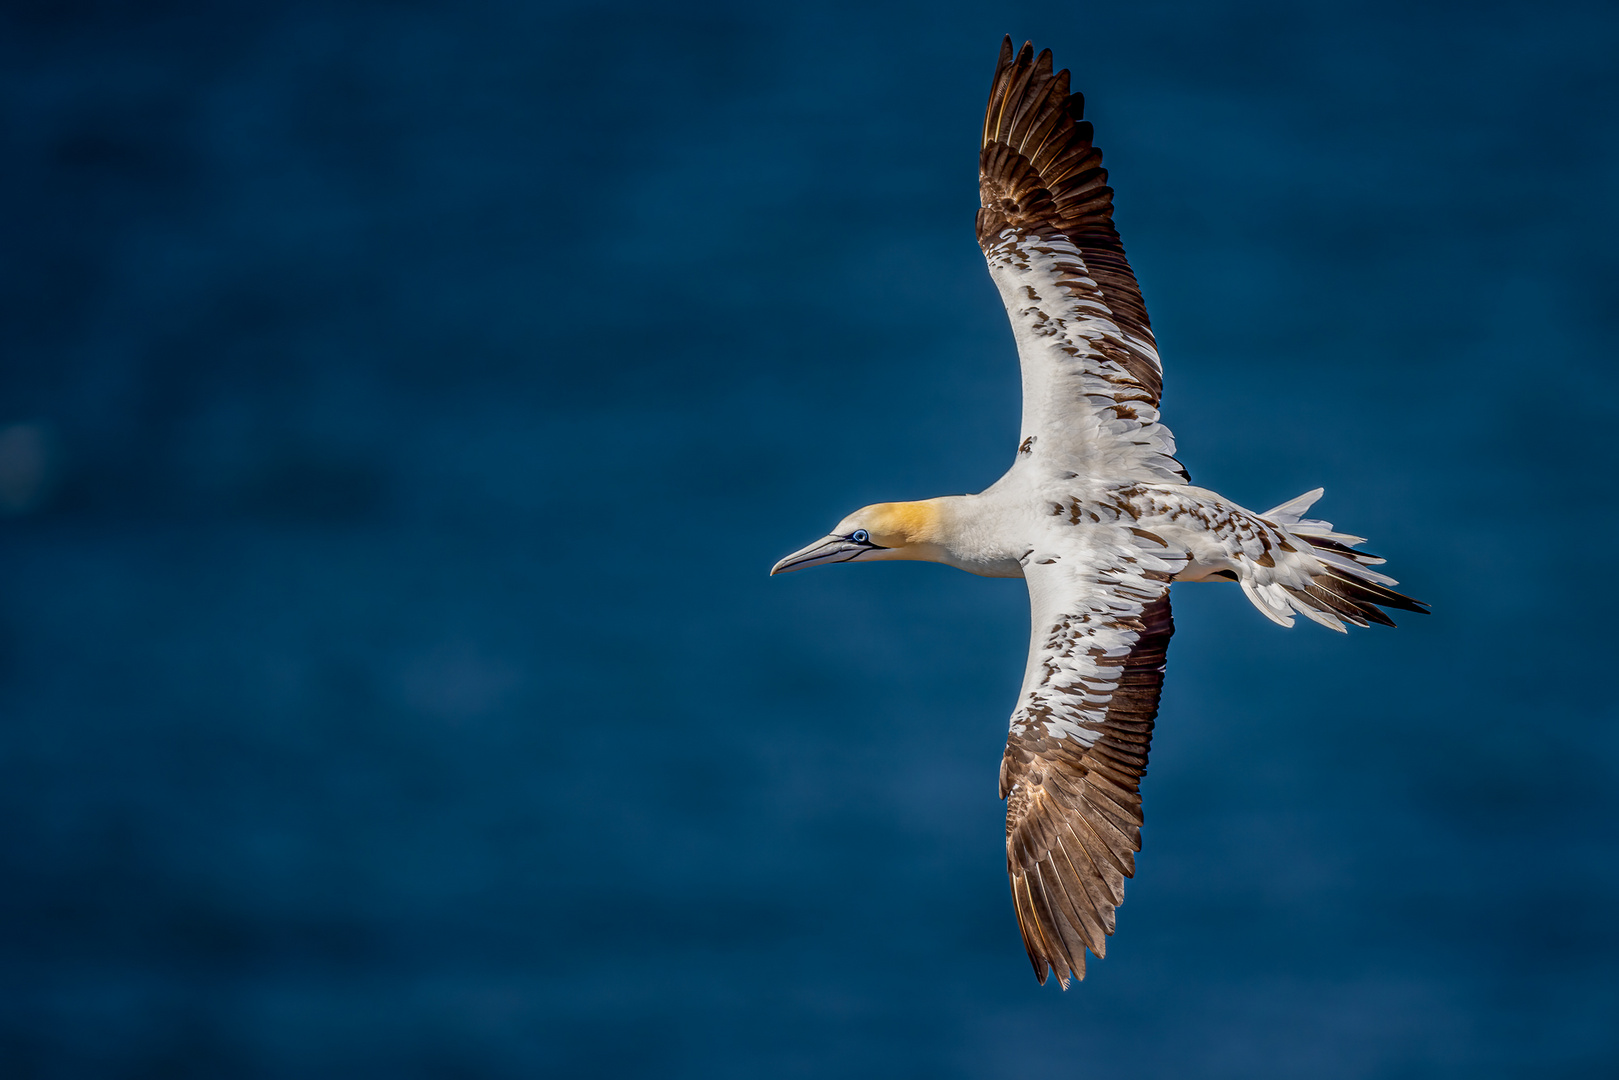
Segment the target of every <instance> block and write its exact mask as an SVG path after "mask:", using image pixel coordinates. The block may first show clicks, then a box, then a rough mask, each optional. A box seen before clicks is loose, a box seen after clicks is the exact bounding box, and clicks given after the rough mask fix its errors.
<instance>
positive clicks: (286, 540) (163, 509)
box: [0, 0, 1619, 1078]
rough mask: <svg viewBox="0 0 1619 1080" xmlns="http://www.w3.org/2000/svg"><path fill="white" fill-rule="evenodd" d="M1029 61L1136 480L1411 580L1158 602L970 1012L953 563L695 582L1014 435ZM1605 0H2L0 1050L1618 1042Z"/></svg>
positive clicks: (1594, 1064) (996, 741)
mask: <svg viewBox="0 0 1619 1080" xmlns="http://www.w3.org/2000/svg"><path fill="white" fill-rule="evenodd" d="M1004 33H1011V34H1012V35H1013V36H1014V37H1015V38H1016V39H1017V40H1018V41H1019V42H1021V41H1022V40H1024V39H1025V38H1032V39H1034V41H1035V44H1036V45H1037V47H1039V46H1049V47H1051V48H1052V49H1053V50H1054V51H1055V53H1056V59H1057V62H1058V64H1059V65H1063V66H1069V67H1072V68H1073V69H1074V71H1075V82H1076V86H1078V87H1080V88H1082V89H1083V90H1084V91H1085V93H1086V95H1087V98H1088V101H1089V108H1088V115H1089V116H1090V117H1091V118H1092V119H1093V120H1094V121H1095V123H1096V127H1097V132H1098V135H1097V138H1098V143H1099V145H1101V146H1102V147H1103V148H1104V150H1105V151H1106V153H1107V163H1108V165H1109V167H1110V169H1111V173H1112V182H1113V185H1114V187H1115V188H1116V189H1117V191H1118V213H1117V220H1118V223H1119V227H1120V230H1121V233H1122V235H1123V237H1124V240H1125V243H1126V246H1127V247H1128V249H1129V253H1130V257H1131V260H1132V262H1133V263H1134V265H1135V268H1136V272H1137V274H1138V275H1139V277H1140V279H1141V282H1142V286H1143V291H1144V293H1145V295H1146V297H1147V301H1148V305H1149V308H1150V310H1151V312H1152V315H1153V320H1154V326H1155V329H1156V331H1157V334H1158V340H1159V344H1160V347H1161V349H1162V352H1163V355H1164V357H1165V363H1166V367H1167V369H1168V378H1167V386H1166V395H1165V402H1164V407H1165V416H1166V419H1167V420H1168V422H1169V424H1170V425H1171V426H1172V427H1173V429H1174V430H1175V432H1176V434H1177V435H1178V436H1179V439H1180V443H1181V448H1182V454H1181V456H1182V458H1183V460H1184V461H1185V462H1186V463H1187V465H1188V466H1189V468H1190V469H1191V471H1192V474H1193V477H1194V479H1196V480H1197V481H1198V482H1200V483H1202V484H1205V485H1208V486H1212V487H1214V488H1217V489H1219V490H1220V491H1222V492H1225V493H1226V494H1227V495H1229V496H1230V497H1231V498H1233V499H1236V500H1238V501H1240V502H1242V503H1245V504H1246V505H1248V506H1251V507H1256V508H1264V507H1267V506H1270V505H1273V504H1275V503H1279V502H1281V501H1283V500H1285V499H1288V498H1291V497H1292V496H1294V495H1296V494H1298V493H1299V492H1301V491H1304V490H1306V489H1308V488H1311V487H1314V486H1316V485H1318V484H1321V485H1325V487H1326V489H1327V496H1326V498H1325V499H1324V501H1323V502H1322V503H1321V504H1320V507H1319V509H1320V511H1321V513H1322V514H1323V516H1325V517H1328V518H1330V519H1332V520H1334V521H1336V522H1338V523H1339V524H1340V525H1342V526H1344V527H1346V528H1348V529H1349V530H1351V531H1353V532H1356V533H1361V534H1364V535H1366V536H1369V537H1371V538H1372V543H1371V544H1370V547H1371V549H1372V550H1374V551H1378V552H1380V553H1382V554H1384V555H1386V556H1388V557H1390V560H1391V563H1390V567H1389V569H1390V570H1391V571H1392V572H1393V573H1394V574H1395V576H1397V577H1399V578H1400V579H1401V581H1402V582H1403V583H1404V586H1405V588H1406V589H1408V590H1409V591H1410V592H1411V593H1412V594H1413V595H1415V596H1418V597H1420V598H1422V599H1425V600H1427V601H1429V602H1431V603H1432V604H1433V608H1434V614H1433V615H1432V616H1431V617H1429V618H1419V617H1414V616H1408V617H1405V618H1402V619H1401V622H1402V623H1404V625H1402V626H1401V627H1400V628H1399V629H1398V630H1397V631H1387V630H1383V629H1379V628H1373V629H1372V630H1370V631H1360V632H1352V633H1351V634H1349V635H1348V637H1347V639H1345V638H1342V637H1339V636H1337V635H1333V634H1329V633H1327V632H1325V631H1323V630H1321V629H1319V628H1318V627H1315V626H1313V625H1309V624H1302V625H1300V626H1299V627H1298V628H1296V629H1294V630H1293V631H1291V632H1284V631H1282V630H1280V629H1278V628H1277V627H1275V626H1272V625H1271V624H1270V623H1268V622H1267V621H1266V620H1265V619H1263V618H1262V617H1261V616H1260V615H1259V614H1258V613H1257V612H1256V611H1254V610H1253V609H1252V608H1251V607H1250V605H1249V604H1248V603H1247V601H1246V600H1245V599H1244V598H1243V597H1242V595H1241V594H1240V592H1239V591H1238V590H1236V589H1235V588H1234V587H1225V588H1222V587H1217V586H1182V587H1180V588H1178V589H1177V590H1176V614H1177V618H1178V626H1179V632H1178V634H1177V635H1176V637H1175V641H1174V645H1173V647H1172V649H1171V650H1170V667H1169V676H1168V683H1167V687H1166V690H1165V694H1164V702H1163V711H1162V714H1161V716H1160V721H1159V729H1158V736H1157V741H1156V744H1155V746H1154V749H1153V757H1152V771H1151V774H1150V775H1149V777H1148V779H1147V781H1146V783H1145V789H1144V792H1145V796H1146V812H1147V822H1148V824H1147V828H1146V831H1145V851H1144V853H1143V855H1142V857H1141V859H1140V867H1139V872H1138V875H1137V879H1136V880H1135V881H1134V882H1133V883H1131V885H1130V886H1129V889H1128V897H1127V902H1126V904H1125V906H1124V907H1123V908H1122V909H1121V911H1120V916H1119V933H1118V935H1117V936H1116V937H1115V938H1114V939H1113V940H1112V942H1111V947H1110V949H1109V953H1108V956H1107V958H1106V959H1105V960H1102V961H1093V963H1092V964H1091V968H1090V974H1089V977H1088V978H1087V979H1086V981H1085V982H1084V983H1083V984H1080V985H1077V986H1076V987H1075V988H1074V989H1072V990H1070V991H1068V992H1067V993H1066V994H1064V993H1062V992H1060V991H1058V990H1057V989H1056V987H1055V984H1053V985H1050V986H1047V987H1046V988H1044V989H1043V990H1042V989H1040V988H1038V987H1037V986H1036V985H1035V982H1034V979H1033V978H1032V977H1031V973H1030V970H1029V966H1028V961H1027V960H1026V958H1025V956H1024V954H1023V949H1022V946H1021V944H1020V942H1019V938H1018V932H1017V927H1016V923H1015V920H1014V918H1013V913H1012V907H1011V902H1010V899H1009V896H1008V894H1007V886H1006V879H1005V872H1004V854H1003V848H1002V828H1003V825H1002V812H1003V811H1002V808H1001V803H1000V801H999V800H998V799H997V798H996V772H997V767H998V763H999V759H1000V752H1001V746H1002V740H1003V738H1004V733H1005V729H1006V717H1007V714H1008V713H1009V711H1010V709H1011V706H1012V703H1013V700H1014V697H1015V694H1016V690H1017V685H1018V681H1019V679H1020V677H1021V672H1022V668H1023V660H1024V649H1025V643H1026V640H1027V605H1026V601H1025V597H1024V591H1023V588H1022V586H1021V584H1020V583H1018V582H1015V581H1004V580H1003V581H992V580H983V579H976V578H972V577H969V576H968V575H965V574H960V573H958V572H955V571H952V570H948V569H946V568H944V567H939V566H932V565H917V564H896V565H884V566H877V567H871V566H864V567H856V568H843V569H836V570H817V571H813V572H810V573H805V574H798V575H792V576H790V577H786V578H780V579H774V580H772V579H767V577H766V576H765V575H766V571H767V570H768V568H769V567H770V565H771V563H772V562H773V561H774V560H776V559H777V558H779V557H780V556H781V555H783V554H785V553H787V552H788V551H790V550H792V549H794V548H796V547H798V546H800V545H802V544H804V543H807V542H808V541H810V540H812V539H814V538H815V537H817V536H819V535H821V534H822V533H824V532H825V531H826V529H827V528H829V527H830V526H831V525H832V524H833V523H834V522H835V521H836V520H837V519H838V518H840V517H841V516H842V515H844V514H845V513H847V512H848V511H850V510H852V509H854V508H855V507H857V506H859V505H861V504H863V503H867V502H871V501H876V500H882V499H904V498H920V497H926V496H931V495H936V494H943V493H952V492H962V491H970V490H977V489H979V488H981V487H983V486H985V485H987V484H988V483H990V482H991V481H992V480H994V479H995V477H996V476H997V475H999V473H1000V472H1001V470H1002V469H1003V468H1004V467H1005V466H1006V465H1007V464H1008V463H1009V461H1010V460H1011V457H1012V452H1013V449H1014V442H1015V435H1016V431H1017V420H1018V417H1017V409H1018V402H1017V385H1018V384H1017V377H1016V367H1015V359H1014V353H1013V348H1012V342H1011V337H1010V334H1009V332H1008V328H1007V325H1006V320H1005V316H1004V314H1003V312H1002V311H1001V309H1000V304H999V300H998V298H997V296H996V294H995V291H994V289H993V287H992V285H991V284H990V281H989V279H988V276H987V274H986V273H985V270H984V267H983V262H982V259H981V256H980V255H979V252H978V250H977V247H976V245H975V243H974V239H973V229H972V221H973V212H974V209H975V207H976V201H977V180H976V172H975V170H976V145H977V142H976V140H977V138H978V133H979V125H980V117H981V110H982V108H983V102H984V99H985V96H986V94H987V91H988V86H989V81H990V76H991V73H992V71H993V66H994V61H995V54H996V49H997V46H998V45H999V42H1000V38H1001V35H1002V34H1004ZM1615 56H1619V15H1616V13H1615V11H1614V9H1613V8H1612V6H1611V5H1607V4H1599V3H1590V4H1580V3H1551V4H1545V3H1535V4H1531V3H1528V2H1517V3H1499V4H1466V5H1462V4H1453V5H1424V4H1413V3H1404V2H1402V3H1397V4H1396V3H1369V4H1367V3H1357V4H1347V3H1325V4H1314V5H1298V4H1294V3H1282V2H1275V3H1252V4H1220V3H1214V4H1209V3H1182V4H1162V3H1140V4H1130V5H1118V4H1096V3H1085V2H1075V0H1065V2H1063V3H1002V4H995V5H965V4H950V3H941V2H939V0H932V2H928V3H884V4H870V3H859V4H854V3H849V4H836V3H829V4H813V5H785V6H782V7H775V6H773V5H766V4H760V3H745V4H744V3H734V4H727V3H716V2H710V0H703V2H699V3H691V4H663V3H634V2H627V3H619V4H585V3H540V4H518V3H501V2H498V0H485V2H480V0H465V2H460V3H456V4H450V3H443V2H438V3H435V2H421V3H412V4H403V5H401V4H371V3H364V2H359V0H341V2H338V3H331V2H326V3H319V4H315V3H298V2H293V3H285V4H268V5H266V4H217V3H214V4H203V3H199V2H194V0H190V2H188V0H174V2H167V3H151V2H147V3H141V4H120V3H110V2H109V3H64V2H55V3H33V2H21V0H19V2H13V3H10V4H7V5H6V7H5V11H4V14H3V15H0V107H3V110H4V111H3V123H0V144H3V147H4V151H3V153H4V158H3V160H4V169H3V170H0V192H3V198H4V210H3V211H0V277H3V281H0V515H3V516H0V1063H3V1068H0V1072H3V1073H4V1075H6V1076H7V1077H79V1076H85V1077H226V1076H229V1077H292V1076H297V1077H307V1076H343V1077H350V1076H364V1075H371V1076H389V1077H418V1076H420V1077H440V1076H442V1077H528V1076H559V1077H563V1076H592V1077H600V1076H627V1077H631V1076H633V1077H643V1076H659V1077H662V1076H668V1077H703V1078H709V1077H742V1076H747V1077H754V1076H760V1075H766V1076H771V1075H781V1076H804V1077H823V1076H847V1077H864V1076H882V1077H885V1078H893V1077H930V1078H939V1077H996V1076H1020V1077H1021V1076H1026V1075H1029V1074H1031V1073H1039V1074H1041V1075H1047V1076H1070V1075H1073V1076H1086V1075H1096V1076H1102V1075H1109V1076H1127V1077H1184V1076H1198V1077H1231V1078H1239V1077H1240V1078H1251V1077H1325V1078H1336V1077H1497V1076H1499V1077H1521V1076H1525V1075H1534V1076H1548V1077H1549V1076H1557V1077H1584V1076H1591V1077H1595V1076H1612V1075H1614V1074H1615V1072H1616V1071H1619V1024H1616V1023H1615V1018H1616V1016H1619V981H1616V979H1615V976H1614V970H1615V965H1616V963H1619V928H1616V923H1615V920H1614V918H1613V915H1614V912H1615V910H1616V907H1619V837H1616V828H1615V811H1616V810H1619V788H1616V781H1619V732H1616V729H1615V715H1614V713H1615V705H1614V694H1613V692H1612V679H1611V677H1610V671H1611V668H1610V665H1611V664H1612V652H1613V644H1614V641H1613V637H1614V635H1613V631H1612V629H1611V621H1610V617H1609V615H1608V612H1609V611H1610V610H1611V609H1612V606H1613V604H1614V601H1615V598H1614V596H1613V595H1612V594H1613V584H1612V582H1613V577H1612V574H1611V573H1610V571H1609V569H1608V567H1607V565H1606V564H1607V563H1608V562H1609V560H1610V555H1609V554H1608V549H1609V548H1610V547H1612V545H1613V541H1612V539H1611V537H1612V535H1613V531H1614V529H1615V527H1616V522H1615V520H1614V512H1613V503H1612V500H1611V498H1610V497H1609V494H1608V489H1609V487H1610V485H1611V484H1612V479H1611V476H1612V468H1611V456H1610V451H1609V448H1608V442H1609V440H1608V436H1609V434H1610V433H1611V432H1612V431H1613V430H1614V426H1615V403H1614V390H1615V386H1616V379H1615V373H1614V365H1613V341H1614V338H1615V335H1616V333H1619V288H1616V286H1619V255H1616V251H1619V247H1616V240H1619V228H1616V226H1619V210H1616V200H1615V198H1614V193H1615V191H1616V190H1619V139H1616V134H1619V65H1616V62H1615V59H1614V58H1615Z"/></svg>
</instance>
